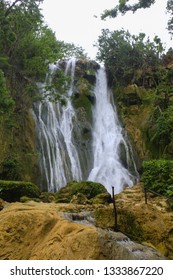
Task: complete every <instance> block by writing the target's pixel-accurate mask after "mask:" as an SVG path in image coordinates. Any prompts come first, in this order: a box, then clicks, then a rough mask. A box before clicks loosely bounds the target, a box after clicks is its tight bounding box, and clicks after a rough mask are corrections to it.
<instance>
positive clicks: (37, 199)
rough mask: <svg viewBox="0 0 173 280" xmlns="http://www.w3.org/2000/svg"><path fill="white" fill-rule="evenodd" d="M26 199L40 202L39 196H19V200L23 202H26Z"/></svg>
mask: <svg viewBox="0 0 173 280" xmlns="http://www.w3.org/2000/svg"><path fill="white" fill-rule="evenodd" d="M28 201H35V202H41V200H40V199H39V198H37V197H36V198H31V197H28V196H22V197H21V198H20V202H22V203H24V202H28Z"/></svg>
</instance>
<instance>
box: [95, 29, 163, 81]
mask: <svg viewBox="0 0 173 280" xmlns="http://www.w3.org/2000/svg"><path fill="white" fill-rule="evenodd" d="M97 46H98V54H97V59H98V60H100V61H101V62H104V63H105V66H106V69H107V71H108V72H109V77H111V79H112V80H114V81H115V82H116V84H117V83H118V84H121V85H126V84H129V83H134V82H135V83H137V82H138V83H140V85H141V84H142V85H144V84H143V83H144V77H145V78H146V77H147V76H148V77H149V78H150V79H153V83H155V84H156V83H157V81H156V78H154V76H153V73H152V71H153V70H154V71H155V70H156V69H157V68H158V65H159V63H160V56H161V53H162V52H163V46H162V43H161V41H160V39H159V38H158V37H157V36H156V37H155V38H154V40H153V42H150V40H149V38H146V35H145V34H144V33H140V34H139V35H138V36H135V35H131V34H130V33H129V32H128V31H125V30H123V29H122V30H116V31H114V32H110V31H109V30H108V29H106V30H102V35H101V36H99V39H98V44H97Z"/></svg>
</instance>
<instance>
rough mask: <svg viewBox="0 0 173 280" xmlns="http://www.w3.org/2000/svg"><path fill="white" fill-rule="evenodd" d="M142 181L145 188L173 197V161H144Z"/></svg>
mask: <svg viewBox="0 0 173 280" xmlns="http://www.w3.org/2000/svg"><path fill="white" fill-rule="evenodd" d="M141 179H142V181H143V183H144V186H145V187H147V188H149V189H151V190H153V191H155V192H157V193H159V194H161V195H166V196H170V197H173V161H172V160H151V161H144V162H143V173H142V177H141Z"/></svg>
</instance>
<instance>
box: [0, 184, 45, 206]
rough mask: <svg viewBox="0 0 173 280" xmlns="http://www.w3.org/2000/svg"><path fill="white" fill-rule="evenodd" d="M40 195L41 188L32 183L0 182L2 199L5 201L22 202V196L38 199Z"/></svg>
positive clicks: (0, 196)
mask: <svg viewBox="0 0 173 280" xmlns="http://www.w3.org/2000/svg"><path fill="white" fill-rule="evenodd" d="M39 195H40V190H39V188H38V187H37V186H36V185H34V184H33V183H31V182H22V181H21V182H20V181H0V198H2V199H4V200H5V201H8V202H14V201H20V198H21V197H22V196H27V197H31V198H38V197H39Z"/></svg>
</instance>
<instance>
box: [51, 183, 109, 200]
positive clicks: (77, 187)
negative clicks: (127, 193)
mask: <svg viewBox="0 0 173 280" xmlns="http://www.w3.org/2000/svg"><path fill="white" fill-rule="evenodd" d="M78 193H81V194H83V195H85V196H86V198H87V199H91V198H94V197H95V196H96V195H98V194H100V193H107V190H106V188H105V187H104V186H103V185H101V184H100V183H95V182H90V181H81V182H76V181H71V182H68V184H67V185H66V186H65V187H64V188H62V189H60V190H59V191H58V192H57V194H56V201H57V202H64V201H66V202H70V201H71V199H72V197H73V195H77V194H78Z"/></svg>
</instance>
